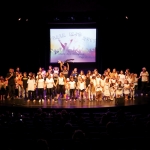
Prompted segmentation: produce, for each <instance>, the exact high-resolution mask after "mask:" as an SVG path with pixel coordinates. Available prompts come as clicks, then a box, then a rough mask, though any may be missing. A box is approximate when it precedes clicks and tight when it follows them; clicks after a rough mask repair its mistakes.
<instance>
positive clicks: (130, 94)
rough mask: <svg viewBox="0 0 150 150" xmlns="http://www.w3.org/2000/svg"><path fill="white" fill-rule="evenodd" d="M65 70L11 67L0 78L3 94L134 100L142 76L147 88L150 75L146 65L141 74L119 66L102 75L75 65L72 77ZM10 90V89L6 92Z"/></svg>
mask: <svg viewBox="0 0 150 150" xmlns="http://www.w3.org/2000/svg"><path fill="white" fill-rule="evenodd" d="M68 66H69V65H68ZM63 69H64V68H61V71H62V72H59V68H58V67H57V68H56V67H55V68H54V69H52V67H50V68H49V71H48V72H45V73H43V72H42V70H41V68H40V70H39V72H38V73H37V75H35V74H33V73H32V72H30V73H29V74H27V73H26V72H24V73H23V74H22V73H20V72H15V74H14V70H13V69H10V70H9V73H8V75H7V77H6V80H4V79H1V81H0V87H1V91H0V92H1V96H2V98H4V97H3V95H5V96H6V93H7V97H9V98H10V99H12V98H14V96H15V97H24V98H27V99H28V100H35V99H39V100H44V99H45V98H46V99H47V100H55V101H57V100H58V99H59V98H60V97H61V98H64V99H66V101H68V100H70V101H72V100H74V101H76V100H77V99H79V100H87V99H88V100H90V101H93V100H97V101H102V100H114V99H115V98H120V97H124V98H125V100H128V99H132V100H134V97H135V95H136V94H137V88H138V80H139V79H140V78H141V81H142V83H143V89H144V86H145V87H146V83H148V77H149V74H148V72H147V71H146V68H143V70H142V72H141V73H140V77H138V76H137V74H134V73H130V72H129V70H126V74H124V72H123V71H122V70H121V71H120V72H119V73H117V71H116V69H113V71H112V72H110V69H107V70H106V71H105V72H104V74H103V75H101V74H99V73H98V70H97V69H95V70H94V71H93V72H92V71H90V70H89V71H88V72H87V74H86V75H85V74H84V71H82V70H81V71H80V73H79V74H78V73H77V68H75V69H74V70H73V71H72V73H71V75H70V76H69V78H67V76H66V75H67V74H65V72H67V67H66V69H65V70H63ZM13 82H14V83H15V90H14V88H13ZM7 89H8V92H6V91H7ZM15 91H17V92H15ZM45 91H46V92H45ZM14 93H17V94H16V95H15V94H14Z"/></svg>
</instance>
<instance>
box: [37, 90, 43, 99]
mask: <svg viewBox="0 0 150 150" xmlns="http://www.w3.org/2000/svg"><path fill="white" fill-rule="evenodd" d="M37 92H38V97H39V98H42V99H44V88H38V91H37Z"/></svg>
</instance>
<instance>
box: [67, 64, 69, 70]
mask: <svg viewBox="0 0 150 150" xmlns="http://www.w3.org/2000/svg"><path fill="white" fill-rule="evenodd" d="M67 70H68V71H69V63H67Z"/></svg>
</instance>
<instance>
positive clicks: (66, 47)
mask: <svg viewBox="0 0 150 150" xmlns="http://www.w3.org/2000/svg"><path fill="white" fill-rule="evenodd" d="M72 41H73V40H70V43H69V44H67V43H64V44H62V42H61V41H60V40H59V43H60V44H61V46H62V48H63V51H68V50H69V47H70V45H71V43H72Z"/></svg>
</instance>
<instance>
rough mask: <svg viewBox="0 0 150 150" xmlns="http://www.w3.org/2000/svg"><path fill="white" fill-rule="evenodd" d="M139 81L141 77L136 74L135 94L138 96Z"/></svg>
mask: <svg viewBox="0 0 150 150" xmlns="http://www.w3.org/2000/svg"><path fill="white" fill-rule="evenodd" d="M138 81H139V78H138V77H137V74H134V89H135V96H138Z"/></svg>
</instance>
